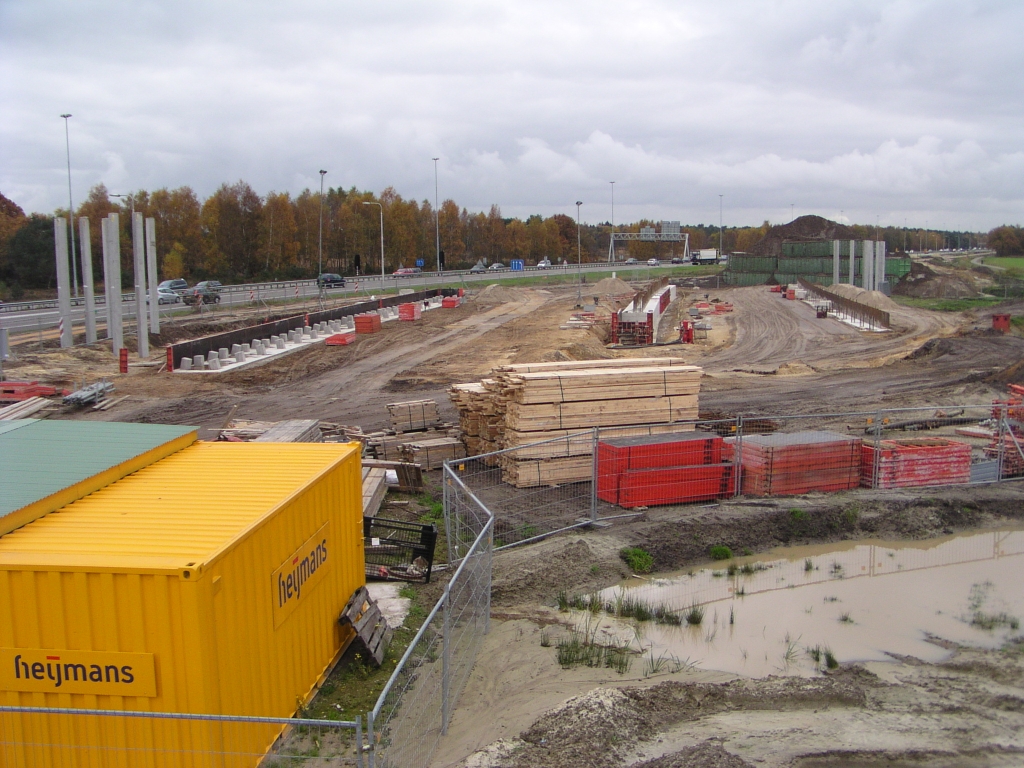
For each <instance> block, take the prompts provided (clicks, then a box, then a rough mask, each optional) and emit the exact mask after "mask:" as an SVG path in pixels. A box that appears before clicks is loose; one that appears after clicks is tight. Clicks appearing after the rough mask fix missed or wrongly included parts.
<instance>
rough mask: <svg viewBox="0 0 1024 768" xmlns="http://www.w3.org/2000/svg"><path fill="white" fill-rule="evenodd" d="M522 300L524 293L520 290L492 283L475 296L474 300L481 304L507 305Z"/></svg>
mask: <svg viewBox="0 0 1024 768" xmlns="http://www.w3.org/2000/svg"><path fill="white" fill-rule="evenodd" d="M522 298H523V292H522V291H521V290H519V289H518V288H506V287H505V286H503V285H501V284H499V283H491V284H490V285H488V286H487V287H486V288H484V289H483V290H482V291H480V292H479V293H478V294H476V295H475V296H473V300H474V301H478V302H480V303H481V304H506V303H508V302H510V301H520V300H521V299H522Z"/></svg>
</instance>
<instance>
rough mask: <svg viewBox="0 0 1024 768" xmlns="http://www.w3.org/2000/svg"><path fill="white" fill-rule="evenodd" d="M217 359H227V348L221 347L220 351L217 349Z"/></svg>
mask: <svg viewBox="0 0 1024 768" xmlns="http://www.w3.org/2000/svg"><path fill="white" fill-rule="evenodd" d="M217 357H219V358H220V359H221V360H227V359H228V348H227V347H221V348H220V349H218V350H217Z"/></svg>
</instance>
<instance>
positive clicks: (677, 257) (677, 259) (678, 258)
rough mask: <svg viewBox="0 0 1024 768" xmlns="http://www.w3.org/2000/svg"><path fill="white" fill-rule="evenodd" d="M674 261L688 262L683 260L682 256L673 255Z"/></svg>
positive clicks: (676, 262) (678, 262) (675, 262)
mask: <svg viewBox="0 0 1024 768" xmlns="http://www.w3.org/2000/svg"><path fill="white" fill-rule="evenodd" d="M672 263H673V264H685V263H686V262H685V261H684V260H683V258H682V256H673V257H672Z"/></svg>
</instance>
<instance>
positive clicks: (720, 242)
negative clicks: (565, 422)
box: [718, 195, 725, 261]
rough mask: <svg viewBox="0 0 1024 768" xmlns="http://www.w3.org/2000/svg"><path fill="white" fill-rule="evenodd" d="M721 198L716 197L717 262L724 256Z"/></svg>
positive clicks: (720, 196)
mask: <svg viewBox="0 0 1024 768" xmlns="http://www.w3.org/2000/svg"><path fill="white" fill-rule="evenodd" d="M722 197H723V195H719V196H718V260H719V261H721V260H722V258H723V257H724V256H725V240H724V239H723V236H724V232H725V230H724V229H723V228H722Z"/></svg>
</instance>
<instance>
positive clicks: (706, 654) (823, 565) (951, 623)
mask: <svg viewBox="0 0 1024 768" xmlns="http://www.w3.org/2000/svg"><path fill="white" fill-rule="evenodd" d="M600 597H601V598H602V602H603V603H604V604H605V605H610V606H612V607H614V606H615V605H616V603H619V604H621V601H622V599H623V598H634V599H639V600H640V601H642V602H643V603H644V604H645V605H647V606H650V607H651V608H657V607H661V608H662V609H663V610H668V611H671V612H673V613H674V615H676V616H678V617H681V624H680V625H679V626H673V625H664V624H658V623H656V622H654V621H639V622H638V621H636V620H634V619H622V618H616V617H614V616H612V615H610V614H609V613H607V612H604V611H602V612H599V613H596V614H590V613H587V612H578V613H576V615H575V616H574V620H575V621H576V623H577V626H578V627H581V628H583V629H584V630H585V631H588V632H589V634H590V635H591V636H593V637H595V638H596V639H597V642H606V643H613V644H614V643H626V642H629V643H631V647H632V648H633V649H634V650H636V651H639V650H643V651H645V652H646V654H647V655H648V656H649V657H651V658H664V659H666V660H667V661H670V662H671V663H672V664H675V663H676V662H675V660H678V662H680V663H685V664H688V665H693V666H695V667H698V668H701V669H715V670H723V671H729V672H735V673H738V674H743V675H750V676H758V677H760V676H764V675H768V674H795V675H811V674H815V673H816V671H818V670H820V669H822V668H824V667H825V666H826V664H827V663H828V661H829V655H830V654H831V656H832V657H833V658H834V659H835V660H836V661H837V662H839V663H841V662H846V661H882V660H888V659H890V658H891V657H890V654H899V655H906V656H914V657H916V658H919V659H922V660H925V661H940V660H941V659H943V658H944V657H945V656H947V655H948V651H947V650H946V649H944V648H943V647H942V646H941V645H940V644H937V643H935V642H931V641H929V639H928V638H929V637H933V638H942V639H944V640H951V641H954V642H957V643H965V644H971V645H976V646H981V647H997V646H999V645H1001V644H1002V643H1003V642H1005V640H1006V639H1007V638H1008V637H1012V636H1016V635H1019V634H1021V632H1022V630H1021V628H1020V621H1021V620H1022V619H1024V530H1021V529H1010V530H1005V529H1004V530H996V531H986V532H984V533H972V534H965V535H957V536H952V537H945V538H942V539H934V540H927V541H916V542H885V541H861V542H846V543H843V544H839V545H835V546H833V547H830V548H827V547H822V546H815V547H794V548H787V549H782V550H777V551H776V552H775V553H772V554H771V555H769V556H761V557H748V558H736V559H733V560H728V561H722V562H720V563H718V564H715V565H710V566H707V567H705V568H701V569H694V570H692V571H689V572H687V573H679V574H671V575H667V576H664V577H656V578H650V579H632V580H630V581H628V582H625V583H623V584H622V585H620V586H618V587H613V588H610V589H607V590H604V591H603V592H602V593H601V594H600ZM694 607H696V609H697V612H698V613H699V612H701V611H703V617H702V619H701V621H700V623H699V624H690V623H688V621H687V616H688V615H689V614H691V613H692V609H693V608H694ZM690 618H691V619H696V618H697V617H696V614H694V615H691V616H690ZM677 620H678V619H677Z"/></svg>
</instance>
